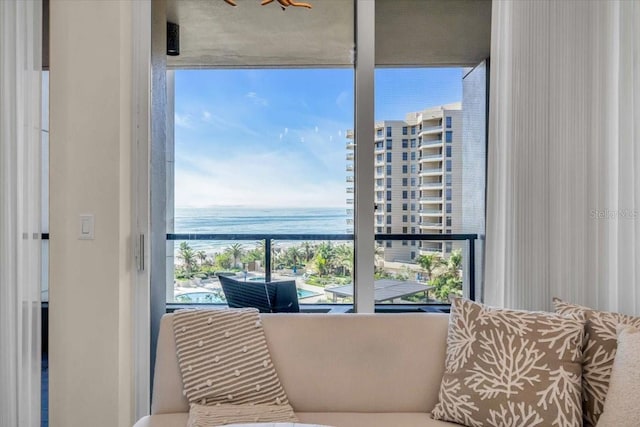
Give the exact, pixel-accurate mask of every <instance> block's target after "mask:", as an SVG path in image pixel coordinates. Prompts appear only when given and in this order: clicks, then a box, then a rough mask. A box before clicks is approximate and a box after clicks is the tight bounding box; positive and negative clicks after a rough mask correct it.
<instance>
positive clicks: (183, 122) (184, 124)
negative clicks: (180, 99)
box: [173, 113, 193, 129]
mask: <svg viewBox="0 0 640 427" xmlns="http://www.w3.org/2000/svg"><path fill="white" fill-rule="evenodd" d="M173 122H174V124H175V125H176V126H177V127H181V128H185V129H193V121H192V119H191V115H189V114H179V113H175V114H174V116H173Z"/></svg>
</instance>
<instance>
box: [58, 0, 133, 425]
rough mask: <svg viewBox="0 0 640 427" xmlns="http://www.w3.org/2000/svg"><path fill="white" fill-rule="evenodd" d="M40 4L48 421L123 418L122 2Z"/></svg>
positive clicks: (126, 223)
mask: <svg viewBox="0 0 640 427" xmlns="http://www.w3.org/2000/svg"><path fill="white" fill-rule="evenodd" d="M50 7H51V9H50V12H51V14H50V19H51V21H50V31H51V33H50V34H51V37H50V43H51V45H50V47H51V50H50V53H51V56H50V57H51V63H50V104H51V115H50V132H51V133H50V147H51V148H50V236H51V242H50V245H51V246H50V248H51V250H50V264H49V265H50V290H49V295H50V296H49V307H50V323H49V328H50V333H49V340H50V346H49V349H50V353H49V369H50V384H49V387H50V388H49V396H50V397H49V408H50V409H49V411H50V412H49V417H50V425H51V426H53V427H62V426H64V427H74V426H87V425H91V426H92V427H103V426H104V427H113V426H123V427H124V426H130V425H131V424H132V422H133V415H132V401H133V398H132V372H131V364H132V345H131V342H132V338H131V326H132V325H131V323H132V320H131V314H130V312H131V300H132V298H131V281H132V271H131V270H132V262H131V253H132V250H131V214H130V212H131V203H132V202H131V196H132V195H131V123H130V120H131V116H132V114H131V77H132V71H131V69H132V67H131V16H132V15H131V3H130V2H128V1H86V0H84V1H79V0H76V1H70V0H52V1H51V5H50ZM82 214H93V215H94V216H95V238H94V240H79V239H78V236H79V232H80V219H79V216H80V215H82Z"/></svg>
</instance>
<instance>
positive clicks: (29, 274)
mask: <svg viewBox="0 0 640 427" xmlns="http://www.w3.org/2000/svg"><path fill="white" fill-rule="evenodd" d="M41 15H42V6H41V1H38V0H27V1H25V0H3V1H0V33H1V37H0V425H1V426H2V427H5V426H7V427H18V426H20V427H35V426H39V425H40V275H41V272H40V268H41V265H40V260H41V255H40V251H41V245H40V243H41V242H40V174H41V172H40V148H41V147H40V108H41V105H40V85H41V80H40V79H41V57H42V55H41V45H42V41H41V40H42V35H41V31H42V30H41V29H42V24H41V21H42V18H41Z"/></svg>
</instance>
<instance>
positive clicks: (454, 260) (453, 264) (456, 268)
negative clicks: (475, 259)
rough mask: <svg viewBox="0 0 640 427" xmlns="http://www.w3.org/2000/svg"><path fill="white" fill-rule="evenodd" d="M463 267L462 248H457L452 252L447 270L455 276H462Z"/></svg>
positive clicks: (457, 277)
mask: <svg viewBox="0 0 640 427" xmlns="http://www.w3.org/2000/svg"><path fill="white" fill-rule="evenodd" d="M461 269H462V250H461V249H457V250H455V251H453V252H451V255H450V256H449V260H448V261H447V272H448V273H449V274H450V275H451V276H452V277H454V278H456V279H459V278H460V270H461Z"/></svg>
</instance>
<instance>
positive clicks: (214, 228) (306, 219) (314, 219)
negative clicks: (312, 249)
mask: <svg viewBox="0 0 640 427" xmlns="http://www.w3.org/2000/svg"><path fill="white" fill-rule="evenodd" d="M347 218H348V217H347V213H346V208H246V207H226V206H224V207H210V208H176V210H175V227H174V229H175V231H174V233H176V234H177V233H218V234H259V233H269V234H346V233H347ZM233 243H241V244H242V245H243V246H244V247H245V249H249V248H252V247H255V246H256V241H251V240H249V241H201V240H191V241H189V245H190V246H191V247H192V248H194V249H196V250H204V251H206V252H219V251H220V250H222V249H224V248H226V247H227V246H229V245H230V244H233ZM178 245H179V242H176V245H175V246H176V248H177V247H178Z"/></svg>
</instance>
